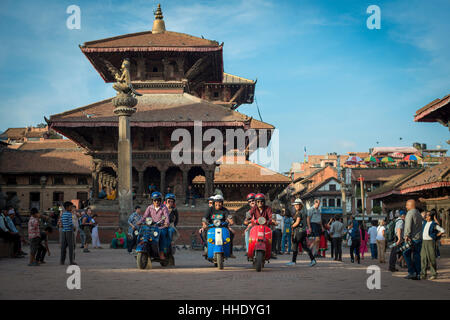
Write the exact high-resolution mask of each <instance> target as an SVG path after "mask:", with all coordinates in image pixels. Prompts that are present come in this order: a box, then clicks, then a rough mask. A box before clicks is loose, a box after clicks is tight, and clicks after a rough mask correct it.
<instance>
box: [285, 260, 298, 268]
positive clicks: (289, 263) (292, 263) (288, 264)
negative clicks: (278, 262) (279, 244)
mask: <svg viewBox="0 0 450 320" xmlns="http://www.w3.org/2000/svg"><path fill="white" fill-rule="evenodd" d="M286 265H287V266H289V267H290V266H295V265H296V263H295V262H293V261H291V262H288V263H286Z"/></svg>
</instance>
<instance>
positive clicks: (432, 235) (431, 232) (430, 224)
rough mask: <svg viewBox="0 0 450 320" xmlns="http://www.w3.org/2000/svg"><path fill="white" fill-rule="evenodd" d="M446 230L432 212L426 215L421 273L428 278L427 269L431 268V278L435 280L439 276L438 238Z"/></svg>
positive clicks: (424, 277)
mask: <svg viewBox="0 0 450 320" xmlns="http://www.w3.org/2000/svg"><path fill="white" fill-rule="evenodd" d="M444 232H445V230H444V229H443V228H442V227H441V226H439V225H438V224H437V223H436V221H434V216H433V214H432V213H431V212H427V213H426V215H425V221H424V222H423V231H422V249H421V252H420V257H421V273H420V277H421V278H422V279H426V277H427V269H428V267H429V268H430V273H431V276H430V278H429V280H434V279H436V277H437V272H436V270H437V265H436V239H437V237H439V236H441V235H442V234H443V233H444Z"/></svg>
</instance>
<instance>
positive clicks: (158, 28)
mask: <svg viewBox="0 0 450 320" xmlns="http://www.w3.org/2000/svg"><path fill="white" fill-rule="evenodd" d="M154 15H155V20H154V21H153V28H152V33H164V31H166V25H165V24H164V20H163V18H164V17H163V13H162V10H161V4H158V8H157V9H156V11H154Z"/></svg>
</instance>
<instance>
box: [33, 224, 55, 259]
mask: <svg viewBox="0 0 450 320" xmlns="http://www.w3.org/2000/svg"><path fill="white" fill-rule="evenodd" d="M52 231H53V229H52V227H50V226H47V227H45V229H44V232H41V241H40V242H39V246H38V250H37V253H36V261H37V262H38V263H40V264H42V263H45V261H44V258H45V254H46V253H48V255H49V256H50V249H49V248H48V235H49V234H51V233H52Z"/></svg>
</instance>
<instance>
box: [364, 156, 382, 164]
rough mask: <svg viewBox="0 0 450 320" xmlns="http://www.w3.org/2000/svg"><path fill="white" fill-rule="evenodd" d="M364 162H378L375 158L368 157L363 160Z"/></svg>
mask: <svg viewBox="0 0 450 320" xmlns="http://www.w3.org/2000/svg"><path fill="white" fill-rule="evenodd" d="M364 162H366V163H370V162H379V160H378V159H377V158H375V157H372V156H370V157H367V158H364Z"/></svg>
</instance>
